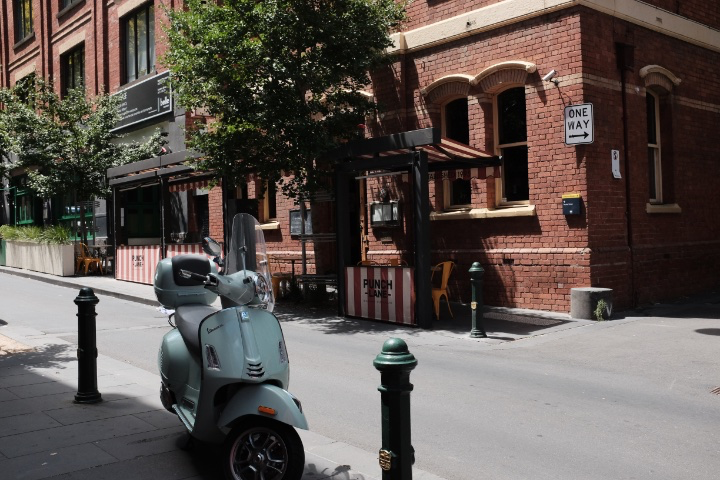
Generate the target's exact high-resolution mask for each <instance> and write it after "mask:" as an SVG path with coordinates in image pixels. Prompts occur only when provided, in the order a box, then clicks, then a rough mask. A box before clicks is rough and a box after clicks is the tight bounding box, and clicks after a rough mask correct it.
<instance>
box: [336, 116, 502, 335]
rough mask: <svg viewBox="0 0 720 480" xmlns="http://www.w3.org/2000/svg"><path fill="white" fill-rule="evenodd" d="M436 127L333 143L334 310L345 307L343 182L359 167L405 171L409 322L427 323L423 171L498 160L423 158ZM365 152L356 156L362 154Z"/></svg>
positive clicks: (436, 140) (435, 141)
mask: <svg viewBox="0 0 720 480" xmlns="http://www.w3.org/2000/svg"><path fill="white" fill-rule="evenodd" d="M441 140H442V138H441V132H440V130H439V129H437V128H425V129H421V130H414V131H410V132H404V133H399V134H394V135H389V136H384V137H376V138H369V139H366V140H360V141H357V142H352V143H349V144H347V145H344V146H343V147H341V148H339V149H338V150H336V151H335V152H333V153H332V155H331V156H330V158H331V159H335V160H336V164H335V199H336V206H337V208H336V226H337V232H336V236H337V254H338V313H339V314H340V315H341V316H345V315H346V314H347V312H346V309H345V302H346V300H347V299H346V295H345V288H346V285H345V267H346V266H351V265H349V264H350V263H351V262H350V259H351V254H352V252H351V251H350V220H349V216H348V212H347V205H348V202H349V193H348V190H347V189H346V188H343V187H342V186H343V185H346V182H347V181H348V180H350V179H351V177H352V178H354V175H355V174H357V173H359V172H364V171H368V170H372V171H387V172H388V173H392V172H408V173H409V174H410V177H411V178H412V182H411V185H412V192H411V198H412V201H413V209H412V211H413V235H414V242H415V249H414V266H415V278H414V283H415V319H414V320H415V324H416V325H417V326H419V327H420V328H431V327H432V285H431V283H430V271H431V267H432V265H431V262H430V185H429V172H430V171H439V170H452V169H459V168H477V167H486V166H493V165H499V164H500V158H499V157H487V158H472V159H470V158H462V157H452V158H450V160H448V161H442V162H433V163H430V162H428V154H427V152H426V151H424V150H422V149H421V147H425V146H431V145H439V144H441ZM398 150H406V151H407V153H400V154H394V155H389V156H383V157H381V156H380V155H381V154H382V153H385V152H395V151H398ZM367 156H372V157H371V158H358V157H367Z"/></svg>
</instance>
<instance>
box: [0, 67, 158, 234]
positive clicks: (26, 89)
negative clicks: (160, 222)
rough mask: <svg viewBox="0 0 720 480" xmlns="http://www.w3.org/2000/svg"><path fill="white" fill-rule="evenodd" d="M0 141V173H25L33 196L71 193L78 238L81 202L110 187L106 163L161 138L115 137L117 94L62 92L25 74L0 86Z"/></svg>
mask: <svg viewBox="0 0 720 480" xmlns="http://www.w3.org/2000/svg"><path fill="white" fill-rule="evenodd" d="M0 103H2V104H3V105H4V107H5V108H4V110H2V111H0V147H3V148H5V149H6V150H5V151H4V152H3V153H6V152H7V153H9V155H5V162H3V163H2V164H0V178H2V177H3V176H5V175H7V172H8V171H9V170H11V169H15V168H21V169H24V170H25V171H26V172H27V174H28V179H29V182H28V183H29V184H28V186H29V187H30V188H31V189H32V190H33V191H34V192H36V193H37V194H38V195H39V196H41V197H45V198H50V197H55V196H65V195H71V196H72V197H73V199H74V201H75V202H76V203H79V204H80V219H81V230H82V232H83V233H82V237H83V240H84V239H85V231H86V229H85V215H84V206H85V202H87V201H89V200H93V199H95V198H104V197H106V196H107V195H108V194H109V193H110V188H109V186H108V185H107V182H106V180H105V179H106V172H107V170H108V168H111V167H116V166H120V165H124V164H126V163H130V162H134V161H138V160H142V159H145V158H150V157H152V156H155V155H157V154H158V153H159V152H160V149H161V148H162V146H163V145H164V143H165V140H164V138H163V136H162V134H161V133H159V132H156V133H155V134H154V135H153V136H152V137H151V138H150V139H149V140H147V141H146V142H144V143H138V142H132V143H121V142H120V139H121V138H122V136H121V135H118V134H116V133H113V132H112V129H113V128H114V127H115V125H116V124H117V122H118V121H119V120H120V114H119V109H118V104H119V99H118V98H116V97H112V96H108V95H98V96H96V97H94V98H91V99H88V98H86V96H85V92H84V91H83V90H82V89H76V90H71V91H70V92H68V94H67V95H66V96H65V97H64V98H60V96H59V95H58V94H57V93H55V91H54V89H53V86H52V84H51V83H47V82H45V81H43V80H42V79H40V78H37V77H35V76H34V75H33V76H30V77H29V78H26V79H24V80H23V81H21V82H19V83H18V84H16V85H15V86H14V87H13V88H12V89H9V90H2V91H0Z"/></svg>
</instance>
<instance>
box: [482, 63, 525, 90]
mask: <svg viewBox="0 0 720 480" xmlns="http://www.w3.org/2000/svg"><path fill="white" fill-rule="evenodd" d="M536 71H537V66H536V65H535V64H534V63H531V62H524V61H510V62H500V63H496V64H494V65H491V66H489V67H487V68H485V69H484V70H483V71H482V72H480V73H478V74H477V75H476V76H475V78H474V79H473V80H472V81H471V82H470V83H471V84H472V85H478V84H479V85H480V87H481V88H482V90H483V91H484V92H486V93H491V94H493V93H497V92H499V91H500V90H503V89H504V88H505V87H506V86H508V85H524V84H525V82H526V80H527V76H528V74H531V73H535V72H536Z"/></svg>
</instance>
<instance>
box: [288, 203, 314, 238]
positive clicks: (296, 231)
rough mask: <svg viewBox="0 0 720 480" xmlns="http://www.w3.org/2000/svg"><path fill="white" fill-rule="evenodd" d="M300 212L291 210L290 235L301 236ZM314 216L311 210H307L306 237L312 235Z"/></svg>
mask: <svg viewBox="0 0 720 480" xmlns="http://www.w3.org/2000/svg"><path fill="white" fill-rule="evenodd" d="M301 229H302V224H301V223H300V210H290V235H301V234H302V230H301ZM312 233H313V232H312V215H311V211H310V209H307V210H305V235H310V234H312Z"/></svg>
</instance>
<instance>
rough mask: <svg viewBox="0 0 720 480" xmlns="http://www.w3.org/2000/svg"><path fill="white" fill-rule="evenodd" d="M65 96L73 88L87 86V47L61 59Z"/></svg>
mask: <svg viewBox="0 0 720 480" xmlns="http://www.w3.org/2000/svg"><path fill="white" fill-rule="evenodd" d="M60 62H61V69H62V79H63V80H62V89H63V95H65V94H67V92H68V90H70V89H73V88H83V87H84V86H85V47H84V46H83V47H80V48H77V49H75V50H73V51H72V52H70V53H68V54H66V55H63V56H62V57H60Z"/></svg>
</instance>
